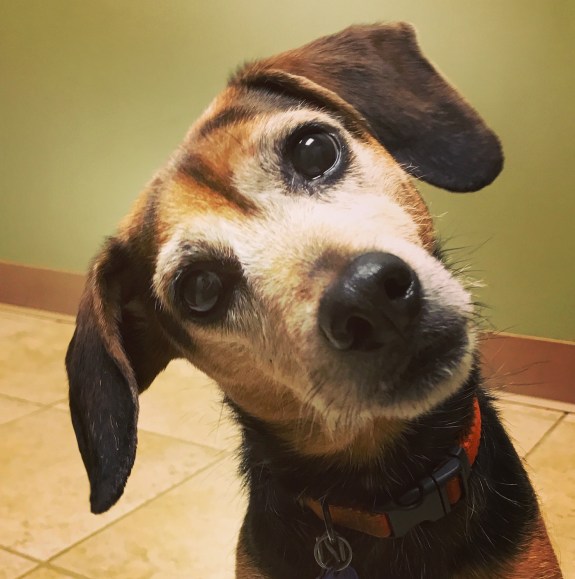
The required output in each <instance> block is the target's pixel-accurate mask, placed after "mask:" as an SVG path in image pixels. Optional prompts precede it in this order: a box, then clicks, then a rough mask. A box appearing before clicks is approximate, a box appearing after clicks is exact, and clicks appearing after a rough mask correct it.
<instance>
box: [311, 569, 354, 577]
mask: <svg viewBox="0 0 575 579" xmlns="http://www.w3.org/2000/svg"><path fill="white" fill-rule="evenodd" d="M318 579H359V575H358V574H357V573H356V571H355V569H354V568H353V567H346V568H345V569H342V570H341V571H334V570H332V569H329V570H327V571H324V572H323V573H322V575H320V576H319V578H318Z"/></svg>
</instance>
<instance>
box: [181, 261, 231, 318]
mask: <svg viewBox="0 0 575 579" xmlns="http://www.w3.org/2000/svg"><path fill="white" fill-rule="evenodd" d="M180 287H181V290H180V291H181V296H182V299H183V301H184V303H185V304H186V306H187V307H188V308H189V309H190V310H192V311H193V312H195V313H198V314H207V313H208V312H210V311H212V310H213V309H214V308H215V307H216V306H217V305H218V302H219V301H220V298H221V297H222V295H223V293H224V285H223V283H222V280H221V278H220V276H219V275H218V274H217V273H215V272H213V271H206V270H198V271H192V272H190V273H189V274H188V275H187V276H186V277H185V278H184V279H183V280H182V284H181V286H180Z"/></svg>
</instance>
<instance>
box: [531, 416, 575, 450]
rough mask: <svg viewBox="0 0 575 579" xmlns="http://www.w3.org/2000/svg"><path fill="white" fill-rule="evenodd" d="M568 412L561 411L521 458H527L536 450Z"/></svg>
mask: <svg viewBox="0 0 575 579" xmlns="http://www.w3.org/2000/svg"><path fill="white" fill-rule="evenodd" d="M568 414H569V412H563V413H562V415H561V416H560V417H559V418H558V419H557V420H556V421H555V422H554V423H553V424H552V425H551V426H550V427H549V428H548V429H547V430H546V431H545V432H544V433H543V436H542V437H541V438H540V439H539V440H538V441H537V442H536V443H535V444H534V445H533V447H532V448H531V450H530V451H529V452H527V453H526V454H525V456H524V457H523V460H527V459H528V458H529V456H530V455H531V454H532V453H533V452H535V450H537V449H538V448H539V447H540V446H541V445H542V444H543V442H544V441H545V440H547V437H548V436H549V435H550V434H551V433H552V432H553V431H554V430H555V429H556V428H557V427H558V426H559V425H560V424H561V423H562V422H563V421H564V420H565V418H566V417H567V415H568Z"/></svg>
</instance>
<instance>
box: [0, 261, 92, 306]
mask: <svg viewBox="0 0 575 579" xmlns="http://www.w3.org/2000/svg"><path fill="white" fill-rule="evenodd" d="M85 281H86V276H84V275H83V274H80V273H68V272H64V271H56V270H53V269H43V268H39V267H29V266H26V265H20V264H17V263H7V262H0V302H3V303H5V304H11V305H14V306H24V307H28V308H36V309H38V310H47V311H50V312H56V313H59V314H71V315H76V312H77V310H78V304H79V303H80V296H81V295H82V290H83V288H84V283H85Z"/></svg>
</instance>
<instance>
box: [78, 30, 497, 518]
mask: <svg viewBox="0 0 575 579" xmlns="http://www.w3.org/2000/svg"><path fill="white" fill-rule="evenodd" d="M501 163H502V157H501V151H500V147H499V143H498V141H497V139H496V137H495V136H494V135H493V133H491V132H490V131H489V129H488V128H487V127H486V126H485V125H484V124H483V122H482V121H481V119H480V118H479V117H478V116H477V114H476V113H475V112H474V111H473V110H472V109H471V108H470V107H469V105H467V104H466V103H465V102H464V101H463V100H462V99H461V97H459V95H458V94H457V93H456V92H455V91H454V89H452V88H451V87H450V86H449V85H448V84H447V83H446V82H445V81H444V80H443V79H442V78H441V77H440V76H439V75H438V73H437V72H436V71H435V70H434V69H433V68H432V67H431V65H430V64H429V63H428V62H427V61H426V60H425V59H424V57H423V56H422V55H421V53H420V52H419V50H418V48H417V45H416V42H415V38H414V34H413V31H412V29H411V28H410V27H409V26H407V25H403V24H396V25H386V26H373V27H354V28H351V29H348V30H346V31H344V32H342V33H340V34H337V35H334V36H330V37H326V38H323V39H320V40H319V41H316V42H315V43H312V44H310V45H308V46H306V47H304V48H303V49H300V50H298V51H292V52H288V53H284V54H282V55H279V56H277V57H275V58H272V59H268V60H266V61H262V62H259V63H256V64H252V65H248V66H246V67H244V68H243V69H242V70H241V71H240V72H239V73H238V74H237V75H236V76H235V77H234V78H233V79H232V80H231V81H230V84H229V86H228V88H227V89H226V90H225V91H224V93H222V94H221V95H220V96H219V97H218V98H217V99H216V100H215V101H214V103H212V105H211V106H210V108H209V109H208V110H207V111H206V113H205V114H204V115H203V116H202V118H201V119H200V120H199V121H198V122H197V123H196V124H195V125H194V126H193V127H192V129H191V131H190V132H189V134H188V136H187V137H186V139H185V141H184V143H183V144H182V146H181V147H180V148H179V150H178V151H177V152H176V153H175V155H174V156H173V158H172V160H171V162H170V163H169V165H168V166H167V167H166V168H165V169H164V170H163V171H162V172H161V173H160V174H159V175H158V176H157V178H156V179H155V180H154V182H152V184H151V185H150V187H149V188H148V189H147V190H146V191H145V192H144V193H143V195H142V196H141V198H140V200H139V201H138V203H137V204H136V206H135V207H134V210H133V212H132V214H131V215H130V216H129V217H128V218H127V219H126V220H125V221H124V223H123V224H122V226H121V228H120V231H119V233H118V235H117V236H116V237H115V238H113V239H111V240H110V241H109V243H108V245H107V246H106V248H105V249H104V251H103V252H102V253H101V254H100V256H99V257H98V258H97V259H96V261H95V263H94V266H93V268H92V271H91V275H90V278H89V281H88V284H87V288H86V292H85V294H84V298H83V302H82V305H81V309H80V312H79V315H78V326H77V330H76V334H75V337H74V339H73V341H72V344H71V346H70V349H69V353H68V357H67V366H68V372H69V377H70V404H71V410H72V417H73V420H74V426H75V429H76V434H77V436H78V441H79V445H80V450H81V452H82V456H83V459H84V462H85V464H86V468H87V470H88V474H89V476H90V482H91V485H92V497H91V500H92V509H93V510H94V511H95V512H100V511H102V510H106V509H107V508H109V507H110V506H111V505H112V504H113V503H114V502H115V501H116V500H117V498H118V497H119V496H120V494H121V492H122V490H123V486H124V484H125V481H126V478H127V476H128V474H129V471H130V468H131V465H132V463H133V460H134V453H135V441H136V434H135V433H136V420H137V395H138V392H140V391H142V390H143V389H145V388H146V387H147V386H148V385H149V383H150V382H151V381H152V380H153V378H154V377H155V375H156V374H157V373H158V372H159V371H160V370H162V369H163V368H164V367H165V365H166V364H167V363H168V362H169V360H170V359H172V358H174V357H185V358H187V359H189V360H190V361H191V362H192V363H193V364H195V365H196V366H197V367H199V368H200V369H202V370H203V371H205V372H206V373H207V374H208V375H210V376H211V377H213V378H214V379H215V380H216V382H218V384H219V385H220V386H221V388H222V389H223V391H224V392H225V394H226V395H227V396H228V397H229V398H230V399H231V400H232V401H233V402H234V403H235V404H236V405H237V406H239V407H240V408H241V409H242V410H243V411H244V412H247V413H248V414H252V415H254V416H256V417H258V418H260V419H262V420H265V421H267V422H269V423H270V424H273V425H274V426H276V427H277V429H278V431H279V432H280V433H281V430H282V425H283V426H284V427H286V428H288V427H287V426H286V425H290V426H289V428H292V427H293V424H294V423H298V422H300V423H301V422H305V423H306V424H307V425H308V426H309V424H311V425H312V431H314V432H318V433H321V434H322V435H324V434H325V433H326V432H327V433H330V432H335V431H337V432H339V433H341V432H342V431H343V432H345V433H346V434H345V436H341V435H338V438H339V441H340V444H341V441H342V440H344V441H348V440H351V439H352V438H353V437H354V436H355V435H356V434H357V433H358V432H359V431H360V430H361V429H362V428H366V427H369V425H370V424H373V423H374V421H377V420H380V419H381V418H382V417H383V418H385V419H388V420H389V419H410V418H414V417H417V416H418V415H420V414H421V413H423V412H426V411H428V410H429V409H431V408H432V407H433V406H434V405H436V404H437V403H438V402H440V401H441V400H443V399H445V398H446V397H447V396H448V395H449V394H451V393H453V392H455V391H456V390H457V389H458V388H459V387H460V386H461V385H462V384H463V383H464V381H465V380H466V378H467V376H468V374H469V371H470V368H471V364H472V358H473V348H474V329H473V326H472V321H471V313H472V308H471V304H470V297H469V295H468V293H467V291H466V290H465V289H464V288H463V287H462V286H461V284H460V283H459V282H458V281H457V280H456V279H455V278H453V277H452V276H451V275H450V273H449V272H448V271H447V270H446V269H445V267H444V266H443V265H442V263H441V262H440V261H439V260H438V259H437V257H436V256H437V247H436V240H435V236H434V232H433V229H432V221H431V218H430V216H429V213H428V211H427V209H426V207H425V205H424V203H423V202H422V200H421V198H420V197H419V194H418V193H417V191H416V189H415V188H414V186H413V184H412V182H411V180H410V175H412V176H416V177H418V178H420V179H422V180H425V181H428V182H430V183H433V184H436V185H439V186H442V187H445V188H447V189H450V190H454V191H469V190H475V189H479V188H481V187H483V186H484V185H486V184H488V183H489V182H491V181H492V180H493V179H494V178H495V177H496V176H497V174H498V173H499V171H500V169H501ZM308 438H309V437H308Z"/></svg>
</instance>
